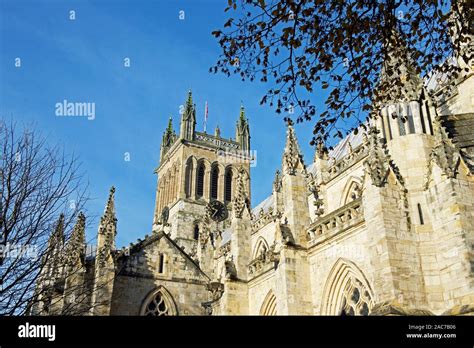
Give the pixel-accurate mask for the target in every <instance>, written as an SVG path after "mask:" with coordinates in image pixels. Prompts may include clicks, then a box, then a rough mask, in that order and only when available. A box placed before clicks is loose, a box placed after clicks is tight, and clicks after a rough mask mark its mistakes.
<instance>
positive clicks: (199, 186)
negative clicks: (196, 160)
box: [196, 163, 204, 198]
mask: <svg viewBox="0 0 474 348" xmlns="http://www.w3.org/2000/svg"><path fill="white" fill-rule="evenodd" d="M203 195H204V163H201V164H200V165H199V167H198V170H197V175H196V196H197V197H198V198H199V197H202V196H203Z"/></svg>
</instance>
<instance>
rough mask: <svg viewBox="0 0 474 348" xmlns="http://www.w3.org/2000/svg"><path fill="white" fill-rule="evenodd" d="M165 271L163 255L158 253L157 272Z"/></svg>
mask: <svg viewBox="0 0 474 348" xmlns="http://www.w3.org/2000/svg"><path fill="white" fill-rule="evenodd" d="M164 271H165V255H164V254H160V257H159V260H158V273H164Z"/></svg>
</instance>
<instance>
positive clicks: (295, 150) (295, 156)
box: [282, 125, 306, 175]
mask: <svg viewBox="0 0 474 348" xmlns="http://www.w3.org/2000/svg"><path fill="white" fill-rule="evenodd" d="M282 168H283V174H289V175H295V174H296V173H297V172H298V173H305V172H306V166H305V164H304V161H303V155H302V154H301V150H300V146H299V145H298V140H297V139H296V134H295V130H294V129H293V126H291V125H288V130H287V132H286V145H285V151H284V153H283V164H282Z"/></svg>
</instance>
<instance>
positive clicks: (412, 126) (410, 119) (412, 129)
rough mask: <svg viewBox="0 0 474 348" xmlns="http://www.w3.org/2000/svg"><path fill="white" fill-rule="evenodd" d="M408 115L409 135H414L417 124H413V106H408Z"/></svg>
mask: <svg viewBox="0 0 474 348" xmlns="http://www.w3.org/2000/svg"><path fill="white" fill-rule="evenodd" d="M407 114H408V116H407V117H408V133H410V134H413V133H415V123H414V122H413V112H412V111H411V105H408V106H407Z"/></svg>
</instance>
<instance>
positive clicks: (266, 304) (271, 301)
mask: <svg viewBox="0 0 474 348" xmlns="http://www.w3.org/2000/svg"><path fill="white" fill-rule="evenodd" d="M276 305H277V302H276V296H275V294H274V293H273V291H271V290H270V292H269V293H268V294H267V296H266V297H265V300H264V301H263V304H262V307H261V309H260V315H277V306H276Z"/></svg>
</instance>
